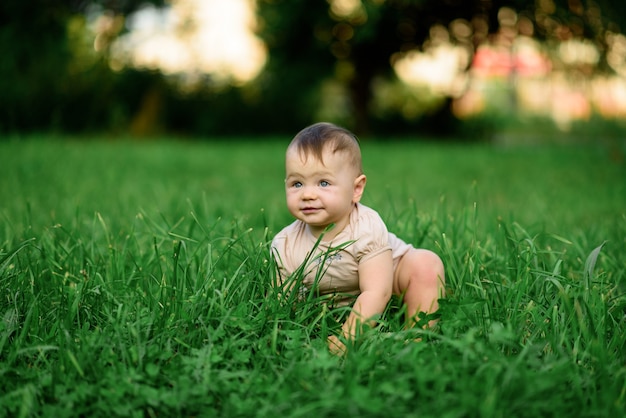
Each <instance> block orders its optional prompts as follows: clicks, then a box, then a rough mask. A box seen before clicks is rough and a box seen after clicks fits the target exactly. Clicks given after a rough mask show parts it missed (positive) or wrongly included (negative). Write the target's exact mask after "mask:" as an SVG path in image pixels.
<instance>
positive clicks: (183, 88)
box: [0, 0, 626, 142]
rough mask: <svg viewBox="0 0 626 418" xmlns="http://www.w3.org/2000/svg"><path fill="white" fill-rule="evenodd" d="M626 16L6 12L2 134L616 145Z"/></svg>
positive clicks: (179, 3) (568, 11)
mask: <svg viewBox="0 0 626 418" xmlns="http://www.w3.org/2000/svg"><path fill="white" fill-rule="evenodd" d="M625 26H626V2H624V1H623V0H613V1H610V0H595V1H586V0H535V1H532V0H530V1H522V0H509V1H504V0H169V1H164V0H65V1H54V0H30V1H22V0H3V1H2V2H1V3H0V50H1V51H2V57H1V58H0V134H2V136H3V137H7V136H10V135H12V134H16V133H25V132H57V133H63V134H78V135H85V134H87V135H89V134H94V133H97V134H99V135H100V134H105V135H111V136H117V135H130V136H132V137H134V138H150V137H156V136H163V135H168V136H175V137H189V138H219V137H221V136H237V135H241V136H244V137H245V136H246V135H251V134H254V135H255V136H256V135H279V134H288V135H289V136H291V135H293V134H294V133H295V132H297V131H298V130H300V129H301V128H302V127H304V126H306V125H308V124H310V123H312V122H315V121H319V120H327V121H331V122H335V123H338V124H341V125H344V126H346V127H348V128H350V129H352V130H354V131H355V132H357V134H359V135H361V136H373V137H377V138H390V137H401V136H408V135H412V136H415V135H416V134H420V135H427V136H429V137H431V138H433V137H435V138H441V139H450V138H453V139H455V140H473V141H518V142H519V141H529V140H537V138H539V139H541V138H544V137H545V138H550V139H553V138H560V137H563V138H568V140H570V139H571V138H576V137H585V138H588V137H597V136H600V137H603V138H618V139H619V138H622V137H623V133H624V132H626V123H625V122H624V121H625V120H626V36H625V35H624V34H623V31H624V29H625Z"/></svg>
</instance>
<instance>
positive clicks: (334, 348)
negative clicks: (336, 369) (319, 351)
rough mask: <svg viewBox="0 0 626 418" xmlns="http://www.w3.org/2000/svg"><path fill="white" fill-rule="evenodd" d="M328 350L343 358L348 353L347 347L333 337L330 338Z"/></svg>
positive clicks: (337, 338)
mask: <svg viewBox="0 0 626 418" xmlns="http://www.w3.org/2000/svg"><path fill="white" fill-rule="evenodd" d="M327 342H328V349H329V350H330V352H331V353H332V354H334V355H336V356H343V355H344V354H345V353H346V346H345V344H344V343H342V342H341V340H340V339H339V337H337V336H336V335H331V336H329V337H328V340H327Z"/></svg>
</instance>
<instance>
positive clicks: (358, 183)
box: [352, 174, 367, 203]
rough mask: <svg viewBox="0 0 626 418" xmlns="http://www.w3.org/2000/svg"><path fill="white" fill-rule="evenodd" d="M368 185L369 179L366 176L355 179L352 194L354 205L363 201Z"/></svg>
mask: <svg viewBox="0 0 626 418" xmlns="http://www.w3.org/2000/svg"><path fill="white" fill-rule="evenodd" d="M366 183H367V177H365V174H361V175H360V176H358V177H357V178H356V179H354V192H353V193H352V203H358V202H359V201H360V200H361V196H363V191H364V190H365V184H366Z"/></svg>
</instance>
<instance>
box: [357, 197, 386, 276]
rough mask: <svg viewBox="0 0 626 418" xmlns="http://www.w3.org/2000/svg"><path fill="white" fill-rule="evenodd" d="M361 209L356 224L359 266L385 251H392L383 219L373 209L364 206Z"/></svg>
mask: <svg viewBox="0 0 626 418" xmlns="http://www.w3.org/2000/svg"><path fill="white" fill-rule="evenodd" d="M360 209H361V210H360V211H359V212H360V213H359V215H358V216H359V218H358V220H357V222H355V224H354V225H355V226H356V230H355V236H356V237H357V239H356V242H355V250H356V252H355V253H356V254H355V255H356V259H357V262H358V263H359V264H360V263H363V262H365V261H367V260H369V259H370V258H373V257H375V256H377V255H379V254H381V253H383V252H385V251H391V246H390V245H389V232H388V231H387V227H386V226H385V223H384V222H383V220H382V219H381V217H380V216H379V215H378V213H377V212H375V211H374V210H372V209H369V208H365V207H363V206H361V207H360ZM363 209H365V210H363Z"/></svg>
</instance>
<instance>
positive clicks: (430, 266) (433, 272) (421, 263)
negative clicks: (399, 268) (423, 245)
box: [415, 249, 445, 282]
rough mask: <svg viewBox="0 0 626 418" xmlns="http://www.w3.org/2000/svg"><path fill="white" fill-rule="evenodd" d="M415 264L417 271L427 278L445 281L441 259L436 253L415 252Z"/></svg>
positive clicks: (422, 250) (421, 250) (428, 251)
mask: <svg viewBox="0 0 626 418" xmlns="http://www.w3.org/2000/svg"><path fill="white" fill-rule="evenodd" d="M415 252H416V254H415V257H416V260H415V264H416V266H418V269H419V270H420V271H422V272H423V273H425V274H424V275H425V276H427V277H431V278H433V279H438V280H440V281H441V282H443V281H444V280H445V274H444V266H443V261H442V260H441V257H439V255H437V253H435V252H433V251H430V250H424V249H420V250H415Z"/></svg>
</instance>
